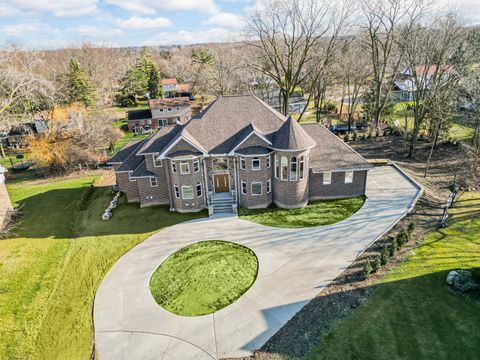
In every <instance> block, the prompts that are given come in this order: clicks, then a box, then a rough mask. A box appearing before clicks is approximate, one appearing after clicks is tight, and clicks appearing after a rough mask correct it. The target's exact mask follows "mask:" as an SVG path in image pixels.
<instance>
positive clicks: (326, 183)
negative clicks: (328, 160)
mask: <svg viewBox="0 0 480 360" xmlns="http://www.w3.org/2000/svg"><path fill="white" fill-rule="evenodd" d="M326 174H330V179H329V180H328V181H326V180H325V175H326ZM331 184H332V172H331V171H325V172H324V173H323V185H331Z"/></svg>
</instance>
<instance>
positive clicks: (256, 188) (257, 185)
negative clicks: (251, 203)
mask: <svg viewBox="0 0 480 360" xmlns="http://www.w3.org/2000/svg"><path fill="white" fill-rule="evenodd" d="M252 195H255V196H257V195H262V183H261V182H252Z"/></svg>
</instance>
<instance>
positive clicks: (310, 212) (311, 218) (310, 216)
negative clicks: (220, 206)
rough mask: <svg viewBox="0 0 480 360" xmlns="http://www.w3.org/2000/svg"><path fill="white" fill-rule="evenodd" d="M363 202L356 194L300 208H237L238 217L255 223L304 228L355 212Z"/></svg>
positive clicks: (338, 219) (342, 218)
mask: <svg viewBox="0 0 480 360" xmlns="http://www.w3.org/2000/svg"><path fill="white" fill-rule="evenodd" d="M364 202H365V197H363V196H358V197H354V198H349V199H335V200H321V201H312V202H310V203H308V205H307V206H305V207H303V208H300V209H279V208H277V207H269V208H267V209H246V208H241V209H240V210H239V217H240V218H242V219H244V220H250V221H254V222H256V223H259V224H262V225H266V226H273V227H281V228H304V227H312V226H321V225H330V224H333V223H336V222H339V221H341V220H344V219H346V218H348V217H350V216H352V215H353V214H355V213H356V212H357V211H358V210H359V209H360V208H361V207H362V206H363V203H364Z"/></svg>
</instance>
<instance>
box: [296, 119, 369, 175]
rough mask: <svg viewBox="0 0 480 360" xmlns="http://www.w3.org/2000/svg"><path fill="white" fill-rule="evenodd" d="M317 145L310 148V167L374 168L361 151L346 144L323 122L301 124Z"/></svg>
mask: <svg viewBox="0 0 480 360" xmlns="http://www.w3.org/2000/svg"><path fill="white" fill-rule="evenodd" d="M300 126H301V127H302V128H303V129H304V130H305V131H306V132H307V133H308V134H309V135H310V136H311V137H312V138H313V139H315V142H316V145H315V146H314V147H313V148H312V149H311V150H310V167H313V170H314V171H318V172H320V171H330V170H349V169H350V170H351V169H365V170H368V169H371V168H373V166H372V165H370V164H369V163H368V162H367V160H365V159H364V158H363V157H362V156H361V155H360V154H359V153H357V152H356V151H355V150H353V149H352V148H351V147H350V146H348V145H347V144H345V143H344V142H343V141H342V140H341V139H339V138H338V137H337V136H336V135H335V134H333V133H332V132H331V131H329V130H328V129H327V128H325V127H324V126H323V125H322V124H318V123H316V124H303V125H300Z"/></svg>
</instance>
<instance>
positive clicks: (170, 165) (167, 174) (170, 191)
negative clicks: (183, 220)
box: [164, 159, 175, 211]
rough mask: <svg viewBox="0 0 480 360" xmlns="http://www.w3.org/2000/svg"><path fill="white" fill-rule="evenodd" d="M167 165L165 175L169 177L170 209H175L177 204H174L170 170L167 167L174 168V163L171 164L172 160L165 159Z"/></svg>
mask: <svg viewBox="0 0 480 360" xmlns="http://www.w3.org/2000/svg"><path fill="white" fill-rule="evenodd" d="M164 161H165V163H166V164H165V165H166V166H164V170H165V177H166V178H167V186H168V199H169V201H170V211H175V206H174V204H173V198H172V183H171V181H170V171H167V169H169V170H171V169H172V164H170V161H169V160H167V159H165V160H164Z"/></svg>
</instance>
